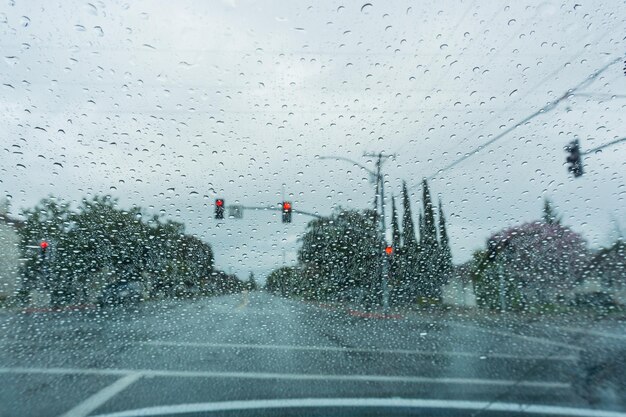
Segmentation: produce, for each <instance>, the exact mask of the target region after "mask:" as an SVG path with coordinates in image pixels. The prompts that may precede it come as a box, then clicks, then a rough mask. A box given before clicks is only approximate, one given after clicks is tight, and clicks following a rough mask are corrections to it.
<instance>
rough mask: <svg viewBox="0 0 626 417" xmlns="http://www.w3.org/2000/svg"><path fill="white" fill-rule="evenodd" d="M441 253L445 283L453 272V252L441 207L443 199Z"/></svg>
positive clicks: (440, 235)
mask: <svg viewBox="0 0 626 417" xmlns="http://www.w3.org/2000/svg"><path fill="white" fill-rule="evenodd" d="M439 251H440V254H439V264H440V268H439V269H440V271H441V272H440V273H441V275H442V279H443V281H444V283H445V281H447V279H448V276H449V274H450V272H451V271H452V251H451V250H450V239H449V238H448V231H447V230H446V218H445V216H444V214H443V208H442V207H441V199H439Z"/></svg>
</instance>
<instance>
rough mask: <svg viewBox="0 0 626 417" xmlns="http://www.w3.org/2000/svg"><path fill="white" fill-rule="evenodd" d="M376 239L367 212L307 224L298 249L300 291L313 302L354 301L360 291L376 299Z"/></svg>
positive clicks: (371, 216)
mask: <svg viewBox="0 0 626 417" xmlns="http://www.w3.org/2000/svg"><path fill="white" fill-rule="evenodd" d="M380 239H381V236H380V233H379V232H378V228H377V221H376V216H375V213H374V212H372V211H370V210H365V211H363V212H359V211H356V210H345V211H339V212H336V213H334V214H333V215H332V216H330V217H324V218H321V219H316V220H313V221H311V222H309V224H308V225H307V227H306V231H305V233H304V235H303V236H302V238H301V239H300V241H301V243H302V246H301V247H300V249H299V250H298V262H299V264H300V269H301V274H302V280H303V286H302V291H304V292H305V293H306V296H307V297H308V298H313V299H339V298H350V297H352V298H358V297H357V295H356V294H357V293H359V294H361V292H360V291H361V290H365V292H366V293H367V294H368V296H372V297H374V298H380V297H381V295H382V293H381V290H380V276H381V273H380V256H381V254H380V249H381V247H382V241H381V240H380ZM355 290H358V291H355ZM353 301H361V300H353ZM371 301H372V300H371V299H370V302H371Z"/></svg>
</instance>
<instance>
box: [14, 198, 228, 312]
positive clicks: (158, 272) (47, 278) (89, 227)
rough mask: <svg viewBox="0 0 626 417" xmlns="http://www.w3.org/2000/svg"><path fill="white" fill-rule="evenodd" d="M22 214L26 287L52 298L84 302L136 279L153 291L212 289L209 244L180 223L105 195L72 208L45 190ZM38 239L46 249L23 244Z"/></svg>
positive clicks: (59, 301)
mask: <svg viewBox="0 0 626 417" xmlns="http://www.w3.org/2000/svg"><path fill="white" fill-rule="evenodd" d="M23 215H24V217H25V218H26V220H25V222H24V224H25V227H23V228H21V229H20V230H19V233H20V236H21V243H22V245H21V246H22V248H23V256H24V258H25V259H26V262H25V264H24V267H23V276H24V283H23V291H22V292H23V293H24V294H27V293H29V292H32V291H33V290H39V291H44V292H47V293H48V294H50V297H51V303H52V305H63V304H67V303H77V302H88V301H89V299H90V298H93V297H94V293H99V292H100V291H101V290H102V288H103V287H104V286H105V285H107V284H112V283H115V282H120V281H121V282H124V281H139V282H141V283H142V284H144V288H146V289H147V290H148V291H149V292H150V295H151V296H159V295H164V296H173V295H176V294H181V293H182V294H193V293H195V292H196V290H199V291H200V292H202V291H203V290H202V288H201V287H203V286H204V287H205V288H204V292H205V293H207V294H208V293H210V292H212V291H209V290H208V289H207V288H208V286H209V282H210V278H209V277H210V276H212V270H213V252H212V250H211V247H210V246H209V245H208V244H207V243H205V242H202V241H201V240H200V239H198V238H197V237H194V236H190V235H186V234H185V233H184V225H182V224H180V223H176V222H172V221H162V220H161V219H160V218H159V217H158V216H154V217H153V218H152V219H149V220H145V216H144V214H143V212H142V210H141V208H139V207H131V208H130V209H128V210H124V209H121V208H118V207H117V200H116V199H113V198H111V197H110V196H95V197H93V198H92V199H84V200H82V201H81V203H80V205H79V206H78V207H77V208H76V209H75V210H70V206H69V204H68V203H63V202H58V201H57V200H56V199H54V198H53V197H50V198H47V199H44V200H42V202H41V203H39V204H38V205H37V206H35V207H34V208H33V209H30V210H25V211H24V212H23ZM43 239H45V240H46V241H47V242H49V244H50V246H49V249H48V251H47V253H46V256H45V257H43V256H41V254H40V253H39V251H33V250H32V249H29V247H36V245H37V244H38V243H39V242H40V241H41V240H43ZM228 279H230V278H228ZM213 287H214V288H216V286H213Z"/></svg>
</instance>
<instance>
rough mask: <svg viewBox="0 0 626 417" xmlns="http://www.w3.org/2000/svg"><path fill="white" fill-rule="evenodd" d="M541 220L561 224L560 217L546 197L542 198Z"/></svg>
mask: <svg viewBox="0 0 626 417" xmlns="http://www.w3.org/2000/svg"><path fill="white" fill-rule="evenodd" d="M543 221H544V222H545V223H547V224H561V217H559V215H558V214H557V213H556V210H554V207H552V202H551V201H550V200H549V199H548V198H546V199H544V200H543Z"/></svg>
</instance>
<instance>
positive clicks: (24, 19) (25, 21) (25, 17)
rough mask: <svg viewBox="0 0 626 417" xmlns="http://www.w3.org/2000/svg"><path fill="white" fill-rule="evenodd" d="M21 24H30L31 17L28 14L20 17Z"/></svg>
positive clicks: (23, 25) (24, 25)
mask: <svg viewBox="0 0 626 417" xmlns="http://www.w3.org/2000/svg"><path fill="white" fill-rule="evenodd" d="M20 25H21V26H22V27H27V26H28V25H30V19H29V18H28V17H27V16H22V17H20Z"/></svg>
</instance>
